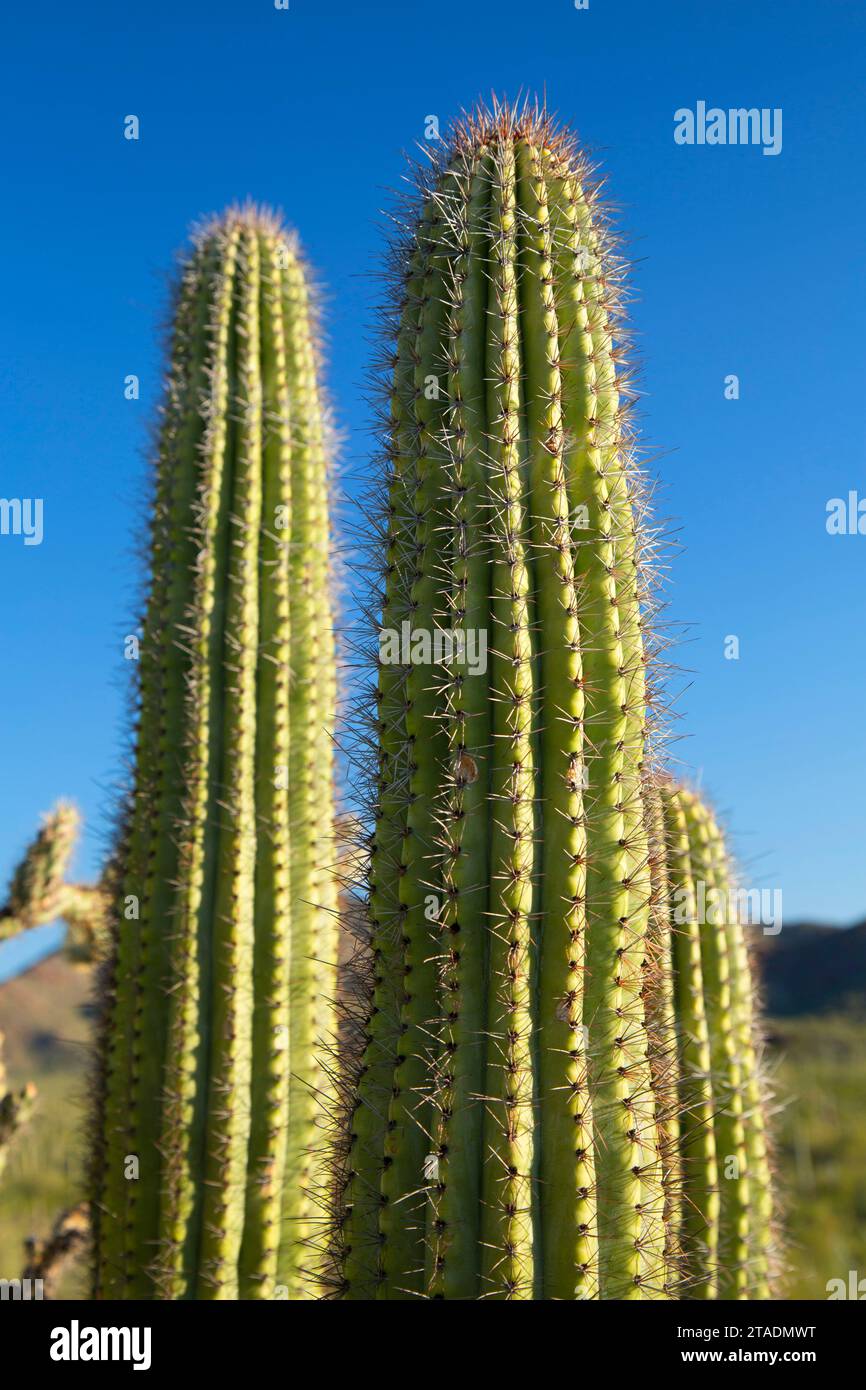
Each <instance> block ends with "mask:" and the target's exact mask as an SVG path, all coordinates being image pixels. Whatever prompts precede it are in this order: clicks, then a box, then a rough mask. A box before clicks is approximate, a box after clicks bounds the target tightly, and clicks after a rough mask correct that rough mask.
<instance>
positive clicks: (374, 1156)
mask: <svg viewBox="0 0 866 1390" xmlns="http://www.w3.org/2000/svg"><path fill="white" fill-rule="evenodd" d="M398 266H399V288H398V295H397V297H398V300H399V308H398V313H397V316H396V317H397V322H396V324H395V342H396V352H395V358H394V365H393V375H392V378H391V384H390V392H389V395H390V422H389V427H388V456H389V467H388V477H387V495H386V498H385V508H384V513H385V516H386V541H385V545H386V555H385V562H384V566H383V570H382V583H381V596H380V604H381V609H380V614H381V616H380V627H381V631H383V632H388V631H393V630H396V631H402V630H404V629H405V628H406V626H407V625H408V629H409V631H410V633H412V634H413V635H414V634H416V633H424V632H427V633H432V632H437V631H446V632H451V633H452V634H461V635H462V636H463V638H464V644H463V645H462V646H461V643H460V642H459V641H457V640H454V641H453V643H452V646H451V649H450V651H451V656H452V658H453V659H450V660H448V659H447V660H445V661H444V662H443V663H442V664H441V665H440V666H439V667H434V666H432V665H429V664H428V665H424V664H421V663H417V664H416V663H415V662H413V661H412V660H411V659H409V660H405V659H404V660H402V661H400V662H394V661H390V660H389V661H385V660H380V662H379V671H378V684H377V690H376V699H377V713H376V725H377V729H376V751H377V763H376V770H375V778H374V780H375V789H374V806H375V831H374V835H373V839H372V845H371V853H370V867H369V905H370V928H371V934H372V940H371V955H372V962H373V968H372V977H373V978H372V982H371V987H370V993H369V1000H368V1004H369V1007H368V1011H367V1016H366V1020H365V1024H364V1037H363V1046H362V1053H363V1055H362V1058H361V1061H360V1065H359V1067H358V1074H357V1088H356V1095H355V1098H354V1104H353V1105H352V1107H351V1118H350V1121H349V1128H350V1134H349V1135H348V1138H347V1165H346V1171H345V1176H344V1192H343V1208H342V1213H341V1223H340V1243H341V1251H340V1260H341V1268H342V1284H341V1292H342V1295H343V1296H344V1297H346V1298H350V1299H370V1298H379V1299H405V1298H417V1297H429V1298H440V1299H483V1298H500V1299H567V1300H572V1299H598V1298H602V1299H611V1298H617V1299H663V1298H669V1297H683V1296H691V1292H689V1291H690V1290H700V1296H707V1297H710V1296H713V1293H714V1292H715V1291H716V1284H717V1273H718V1267H719V1262H720V1260H722V1259H727V1260H728V1261H729V1265H728V1268H730V1269H731V1270H734V1271H735V1274H734V1275H733V1277H734V1279H735V1281H736V1289H737V1291H742V1290H743V1289H744V1288H745V1287H746V1286H747V1285H748V1287H750V1288H757V1290H758V1292H759V1293H760V1292H761V1291H763V1292H764V1293H765V1292H766V1284H765V1282H764V1280H763V1276H762V1274H761V1268H762V1266H761V1260H762V1258H763V1257H764V1246H765V1236H766V1226H767V1210H766V1206H765V1195H766V1193H767V1192H768V1188H767V1187H766V1186H764V1187H763V1188H762V1189H761V1192H760V1193H756V1194H755V1197H754V1198H750V1197H749V1195H748V1183H749V1181H750V1180H751V1177H752V1174H751V1172H747V1171H746V1167H745V1166H744V1167H743V1168H742V1169H741V1177H740V1179H739V1181H738V1182H737V1183H735V1184H733V1185H732V1186H731V1188H730V1190H729V1191H726V1192H725V1193H724V1194H723V1195H722V1194H721V1193H720V1184H719V1177H718V1172H717V1170H716V1169H715V1168H712V1167H710V1165H709V1159H708V1153H709V1147H710V1144H711V1142H712V1139H713V1135H714V1134H715V1139H716V1141H717V1142H718V1143H722V1144H727V1145H728V1148H726V1149H725V1150H724V1151H725V1152H726V1153H727V1152H729V1151H730V1152H734V1153H735V1154H736V1156H737V1157H738V1158H739V1159H740V1160H742V1162H743V1164H744V1165H745V1164H746V1159H747V1157H748V1160H749V1164H748V1166H749V1168H751V1167H752V1166H754V1168H755V1169H760V1177H759V1178H758V1179H757V1183H758V1184H760V1183H761V1182H763V1180H764V1179H765V1177H766V1149H765V1146H764V1144H763V1138H762V1127H761V1122H760V1121H759V1120H757V1118H756V1115H757V1109H758V1108H759V1105H758V1099H757V1097H752V1096H751V1095H746V1094H745V1093H744V1091H743V1083H741V1082H740V1081H738V1080H737V1077H738V1076H745V1074H746V1072H747V1071H748V1066H749V1059H750V1058H751V1059H752V1061H753V1060H754V1052H753V1046H754V1045H753V1042H752V1041H751V1038H752V1034H751V1032H750V1031H749V1030H750V1029H751V1019H750V1018H748V1019H747V1018H746V1015H745V1013H742V1015H740V1014H737V1013H736V1010H737V1008H740V1009H743V1008H745V1003H744V1000H745V999H746V997H747V996H746V988H747V987H746V983H745V975H744V973H743V972H744V971H745V970H746V963H745V959H744V955H743V946H742V939H741V937H739V936H738V935H737V933H738V931H739V928H736V927H730V930H729V935H728V936H726V935H724V934H723V935H722V936H721V937H718V938H717V939H715V938H714V939H713V940H712V941H711V940H703V938H702V947H701V949H702V951H703V953H704V955H705V957H706V966H705V975H706V983H705V992H704V993H703V994H702V995H701V998H702V1000H703V1007H704V1009H705V1011H708V1012H710V1013H711V1014H712V1023H711V1026H712V1025H715V1028H716V1031H715V1033H714V1035H713V1042H712V1046H711V1048H710V1050H709V1052H708V1053H707V1055H706V1056H705V1055H704V1051H702V1050H701V1049H702V1048H704V1050H706V1038H705V1035H703V1036H702V1035H701V1034H700V1030H696V1029H695V1028H694V1026H693V1012H694V1010H695V1009H696V1008H697V1005H696V1003H695V989H696V985H695V980H694V976H693V975H688V974H687V973H686V968H687V965H690V963H691V957H690V956H689V955H688V954H687V952H688V942H689V941H690V940H691V929H690V934H689V935H688V936H686V937H683V936H681V935H679V934H677V933H676V931H675V930H674V928H673V926H672V923H671V921H670V914H669V900H668V899H669V890H668V888H667V886H666V884H667V878H668V875H670V877H671V878H672V879H673V880H674V881H677V882H678V878H677V876H678V874H679V873H680V871H681V859H680V857H679V850H678V852H677V854H676V855H675V856H674V857H673V860H672V862H671V864H670V869H668V855H667V852H666V840H667V835H668V833H669V826H668V825H667V820H668V817H669V811H670V799H669V798H668V797H667V796H662V795H661V793H660V790H659V787H658V785H657V783H656V781H655V780H654V778H653V777H652V776H650V769H651V766H652V764H653V760H654V740H653V739H652V738H651V736H650V735H651V730H652V719H651V710H652V704H653V699H654V689H655V684H656V682H655V679H654V674H653V663H654V660H655V655H656V652H655V648H654V646H653V637H652V630H651V626H650V624H649V623H648V620H647V619H648V614H651V611H652V589H653V584H652V551H653V544H654V535H653V532H652V530H651V528H650V526H649V524H648V522H647V518H646V506H645V490H644V488H643V485H642V481H641V475H640V472H639V470H638V469H637V467H636V465H635V463H634V459H633V453H632V449H631V439H630V434H629V431H628V428H627V424H626V406H627V404H628V394H629V393H628V385H627V380H626V379H625V378H624V376H623V373H622V365H621V356H622V341H623V330H622V324H621V320H620V299H621V294H620V277H621V262H620V261H619V260H618V258H617V257H616V255H615V253H614V248H613V246H612V243H611V238H610V235H609V232H608V228H607V223H606V220H605V216H604V212H603V209H602V206H601V204H600V201H599V196H598V189H597V187H596V186H595V185H594V184H593V182H592V176H591V171H590V169H589V168H588V166H587V162H586V160H585V159H584V158H583V156H582V155H581V154H580V153H579V152H578V151H577V150H576V149H575V147H574V145H573V143H572V142H571V141H570V140H569V139H568V138H567V137H566V136H564V135H562V134H561V133H560V132H559V131H557V130H556V129H555V128H554V127H553V125H552V124H551V122H550V121H549V120H548V119H547V118H546V116H544V115H543V114H539V113H537V112H534V111H527V110H524V111H523V112H517V113H515V112H513V111H510V110H505V109H498V110H495V111H494V113H493V114H492V115H489V116H488V115H486V114H481V115H479V116H477V117H474V118H471V119H469V120H468V121H466V122H464V123H463V124H462V125H461V126H460V127H459V128H458V129H457V130H456V132H455V134H454V136H453V139H452V140H451V142H450V144H449V145H448V146H447V148H446V150H445V152H444V153H443V155H442V156H441V158H439V159H437V160H435V161H434V163H433V167H432V170H431V171H429V172H428V173H427V174H425V175H422V177H421V207H420V212H419V214H418V216H417V218H416V220H415V221H414V223H413V225H412V226H411V228H410V231H409V234H408V236H407V239H406V242H405V244H404V245H403V246H402V248H401V249H400V252H399V255H398ZM471 633H482V634H484V635H485V637H486V639H487V648H488V650H489V663H488V666H487V669H486V670H484V671H480V670H478V669H472V670H470V669H468V666H467V663H466V661H465V659H464V658H465V652H466V651H467V650H468V639H469V636H470V634H471ZM477 646H478V644H477V643H476V648H477ZM382 650H384V647H383V648H382ZM689 804H690V805H691V803H689ZM695 805H697V803H695ZM694 814H695V815H697V811H695V812H694ZM702 823H703V822H702ZM708 823H709V822H708ZM718 852H719V854H720V855H721V853H722V851H721V850H719V851H718ZM714 863H715V861H714ZM704 867H705V866H704V865H703V864H702V865H701V868H702V871H703V868H704ZM714 872H717V873H718V874H721V873H722V872H723V868H722V866H721V860H720V862H719V865H718V866H717V867H716V868H715V869H714ZM728 941H730V945H728V944H727V943H728ZM737 943H739V944H737ZM735 949H736V961H737V965H736V971H735V970H734V968H733V965H731V966H730V968H729V970H728V973H727V974H725V971H724V968H723V962H728V961H729V958H730V954H731V953H732V952H734V951H735ZM684 952H685V953H686V954H684ZM726 990H727V992H725V991H726ZM734 1000H735V1001H736V1002H735V1004H734V1003H732V1001H734ZM750 1049H751V1050H750ZM704 1063H706V1066H704V1065H703V1064H704ZM738 1068H739V1071H738V1070H737V1069H738ZM711 1075H712V1077H713V1079H715V1078H716V1077H718V1083H717V1084H718V1087H719V1092H720V1094H719V1096H718V1097H717V1098H716V1100H715V1101H710V1103H709V1108H708V1109H705V1108H703V1102H704V1101H705V1100H706V1099H707V1092H708V1088H709V1086H710V1084H711V1083H710V1077H711ZM752 1075H754V1072H752ZM753 1100H754V1104H753V1103H752V1101H753ZM717 1103H718V1105H719V1107H720V1108H719V1109H715V1108H714V1105H716V1104H717ZM708 1135H709V1138H708V1137H707V1136H708ZM759 1135H761V1137H760V1138H759V1137H758V1136H759ZM735 1141H736V1143H737V1144H738V1145H739V1147H733V1148H732V1147H731V1146H735ZM749 1145H751V1146H752V1148H751V1149H749ZM747 1150H748V1153H747ZM698 1155H700V1160H701V1161H700V1162H699V1161H698ZM761 1155H763V1156H761ZM753 1200H754V1201H757V1203H758V1214H756V1215H755V1216H754V1228H753V1229H751V1228H750V1231H747V1230H746V1226H747V1221H746V1217H745V1216H744V1214H743V1209H744V1207H745V1206H746V1205H748V1204H749V1203H750V1202H751V1201H753ZM750 1210H751V1207H750ZM749 1220H752V1217H751V1216H750V1217H749ZM723 1243H726V1245H727V1248H726V1249H724V1250H723V1249H722V1244H723ZM696 1251H697V1252H700V1258H697V1257H696Z"/></svg>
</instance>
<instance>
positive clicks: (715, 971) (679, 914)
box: [660, 783, 775, 1299]
mask: <svg viewBox="0 0 866 1390" xmlns="http://www.w3.org/2000/svg"><path fill="white" fill-rule="evenodd" d="M660 797H661V802H662V806H663V815H664V822H665V834H666V840H667V888H668V891H669V894H670V922H671V954H672V965H673V1011H674V1015H675V1020H676V1022H675V1031H676V1037H677V1045H678V1052H679V1086H680V1099H681V1115H680V1119H679V1165H680V1183H681V1195H682V1201H681V1205H680V1219H681V1223H682V1224H681V1230H680V1240H681V1248H682V1250H683V1252H684V1261H685V1262H684V1270H683V1276H684V1278H683V1291H682V1294H681V1296H682V1297H686V1298H704V1299H714V1298H724V1299H746V1298H751V1299H766V1298H770V1297H771V1291H772V1275H773V1272H774V1261H775V1232H774V1206H773V1187H772V1172H771V1165H770V1155H769V1141H768V1133H767V1120H766V1109H767V1085H766V1081H765V1079H764V1077H763V1074H762V1070H761V1064H760V1061H761V1059H760V1038H759V1032H758V1009H757V1000H756V988H755V982H754V979H753V976H752V970H751V965H750V961H749V955H748V945H747V939H746V933H745V929H744V927H743V925H742V924H741V923H740V921H739V919H738V915H737V904H736V892H735V880H734V877H733V874H732V870H731V865H730V861H729V857H728V852H727V849H726V846H725V842H724V837H723V835H722V832H721V829H720V828H719V825H718V822H717V820H716V818H715V816H714V815H713V813H712V811H711V810H710V809H709V807H708V806H707V805H706V804H705V803H704V802H703V801H702V800H701V799H700V797H698V796H697V795H696V794H695V793H694V792H693V791H690V790H689V789H688V788H686V787H682V786H677V785H675V784H674V783H664V784H662V786H661V788H660ZM700 904H704V905H705V906H704V907H703V910H702V909H701V907H700Z"/></svg>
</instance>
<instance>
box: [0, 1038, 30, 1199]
mask: <svg viewBox="0 0 866 1390" xmlns="http://www.w3.org/2000/svg"><path fill="white" fill-rule="evenodd" d="M3 1041H4V1040H3V1034H2V1033H0V1177H2V1176H3V1171H4V1169H5V1167H6V1163H7V1160H8V1157H9V1148H10V1146H11V1144H12V1141H13V1139H14V1137H15V1135H16V1134H17V1133H18V1131H19V1130H20V1129H22V1128H23V1127H24V1126H25V1125H26V1124H27V1122H28V1121H29V1119H30V1117H31V1115H32V1113H33V1107H34V1103H35V1101H36V1087H35V1086H34V1085H33V1084H32V1083H30V1082H28V1084H27V1085H26V1086H23V1087H21V1089H20V1090H15V1091H10V1090H9V1089H8V1080H7V1076H6V1067H5V1065H4V1062H3Z"/></svg>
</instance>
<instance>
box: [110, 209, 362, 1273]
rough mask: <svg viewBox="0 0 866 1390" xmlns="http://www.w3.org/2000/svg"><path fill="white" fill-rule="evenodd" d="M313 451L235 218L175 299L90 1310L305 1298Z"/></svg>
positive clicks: (293, 333) (314, 614)
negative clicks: (156, 1302)
mask: <svg viewBox="0 0 866 1390" xmlns="http://www.w3.org/2000/svg"><path fill="white" fill-rule="evenodd" d="M328 469H329V427H328V417H327V412H326V410H325V407H324V403H323V399H322V392H321V386H320V381H319V355H318V348H317V330H316V320H315V314H314V309H313V304H312V302H311V288H310V284H309V281H308V276H307V273H306V270H305V267H304V264H303V262H302V260H301V258H300V255H299V252H298V248H297V246H296V244H295V241H294V238H293V237H292V236H291V235H289V234H287V233H286V231H285V230H284V229H283V227H282V226H281V225H280V223H279V222H278V220H277V219H276V218H274V217H273V216H271V215H270V214H268V213H267V212H262V211H259V210H257V209H255V208H249V207H247V208H241V209H236V210H232V211H230V212H229V213H228V214H227V215H225V216H224V217H222V218H221V219H219V220H217V221H215V222H213V223H210V224H208V225H207V226H205V227H203V228H202V229H201V230H200V232H199V233H198V235H197V236H196V239H195V244H194V249H193V250H192V253H191V254H190V256H189V258H188V259H187V261H186V263H185V266H184V268H183V272H182V275H181V278H180V283H179V289H178V293H177V302H176V308H175V317H174V328H173V337H172V343H171V357H170V363H169V370H168V376H167V385H166V395H165V405H164V413H163V422H162V429H161V435H160V441H159V450H158V458H157V461H156V477H155V490H154V498H153V506H152V518H151V531H150V558H149V572H150V579H149V587H148V591H147V596H146V604H145V610H144V614H143V619H142V630H141V643H140V663H139V673H138V674H139V683H138V709H137V726H136V731H135V765H134V774H133V785H132V788H131V795H130V798H129V806H128V810H127V813H126V817H125V823H124V825H123V827H122V832H121V836H120V841H119V845H118V849H117V853H116V856H115V863H114V866H113V870H112V876H113V881H114V885H115V889H114V891H115V910H114V913H113V917H114V921H113V930H112V935H113V940H112V946H111V955H110V961H109V964H108V968H107V970H106V982H105V1005H104V1019H103V1039H102V1048H101V1063H100V1071H99V1075H98V1078H97V1108H96V1116H95V1120H94V1125H95V1129H96V1132H97V1135H98V1145H97V1151H96V1154H95V1157H94V1161H93V1179H92V1199H93V1200H92V1205H93V1212H94V1218H93V1220H94V1252H95V1274H94V1291H95V1295H96V1296H97V1297H101V1298H149V1297H159V1298H170V1299H179V1298H198V1299H227V1298H228V1299H232V1298H244V1299H247V1298H249V1299H254V1298H274V1297H291V1298H295V1297H301V1296H305V1295H307V1294H309V1293H314V1292H315V1289H316V1286H317V1281H318V1278H319V1274H318V1266H319V1263H320V1259H319V1255H318V1249H317V1247H318V1246H319V1245H320V1244H321V1241H320V1240H319V1236H320V1234H321V1231H322V1228H323V1224H324V1212H323V1207H324V1201H325V1199H324V1193H325V1190H326V1187H327V1168H326V1163H325V1159H324V1154H323V1150H324V1143H323V1139H322V1134H323V1126H324V1120H323V1117H324V1116H327V1114H328V1107H329V1095H330V1093H331V1091H332V1088H333V1081H332V1077H331V1070H330V1061H329V1058H330V1048H331V1047H332V1046H333V1036H332V1034H333V1027H332V1019H333V1011H334V1008H335V995H336V933H337V921H336V908H337V901H336V880H335V876H334V863H333V858H334V846H333V771H332V762H333V758H332V740H333V724H334V705H335V681H336V674H335V651H334V618H333V611H332V602H331V592H330V583H331V579H330V569H331V562H330V553H331V546H330V537H329V519H328Z"/></svg>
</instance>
